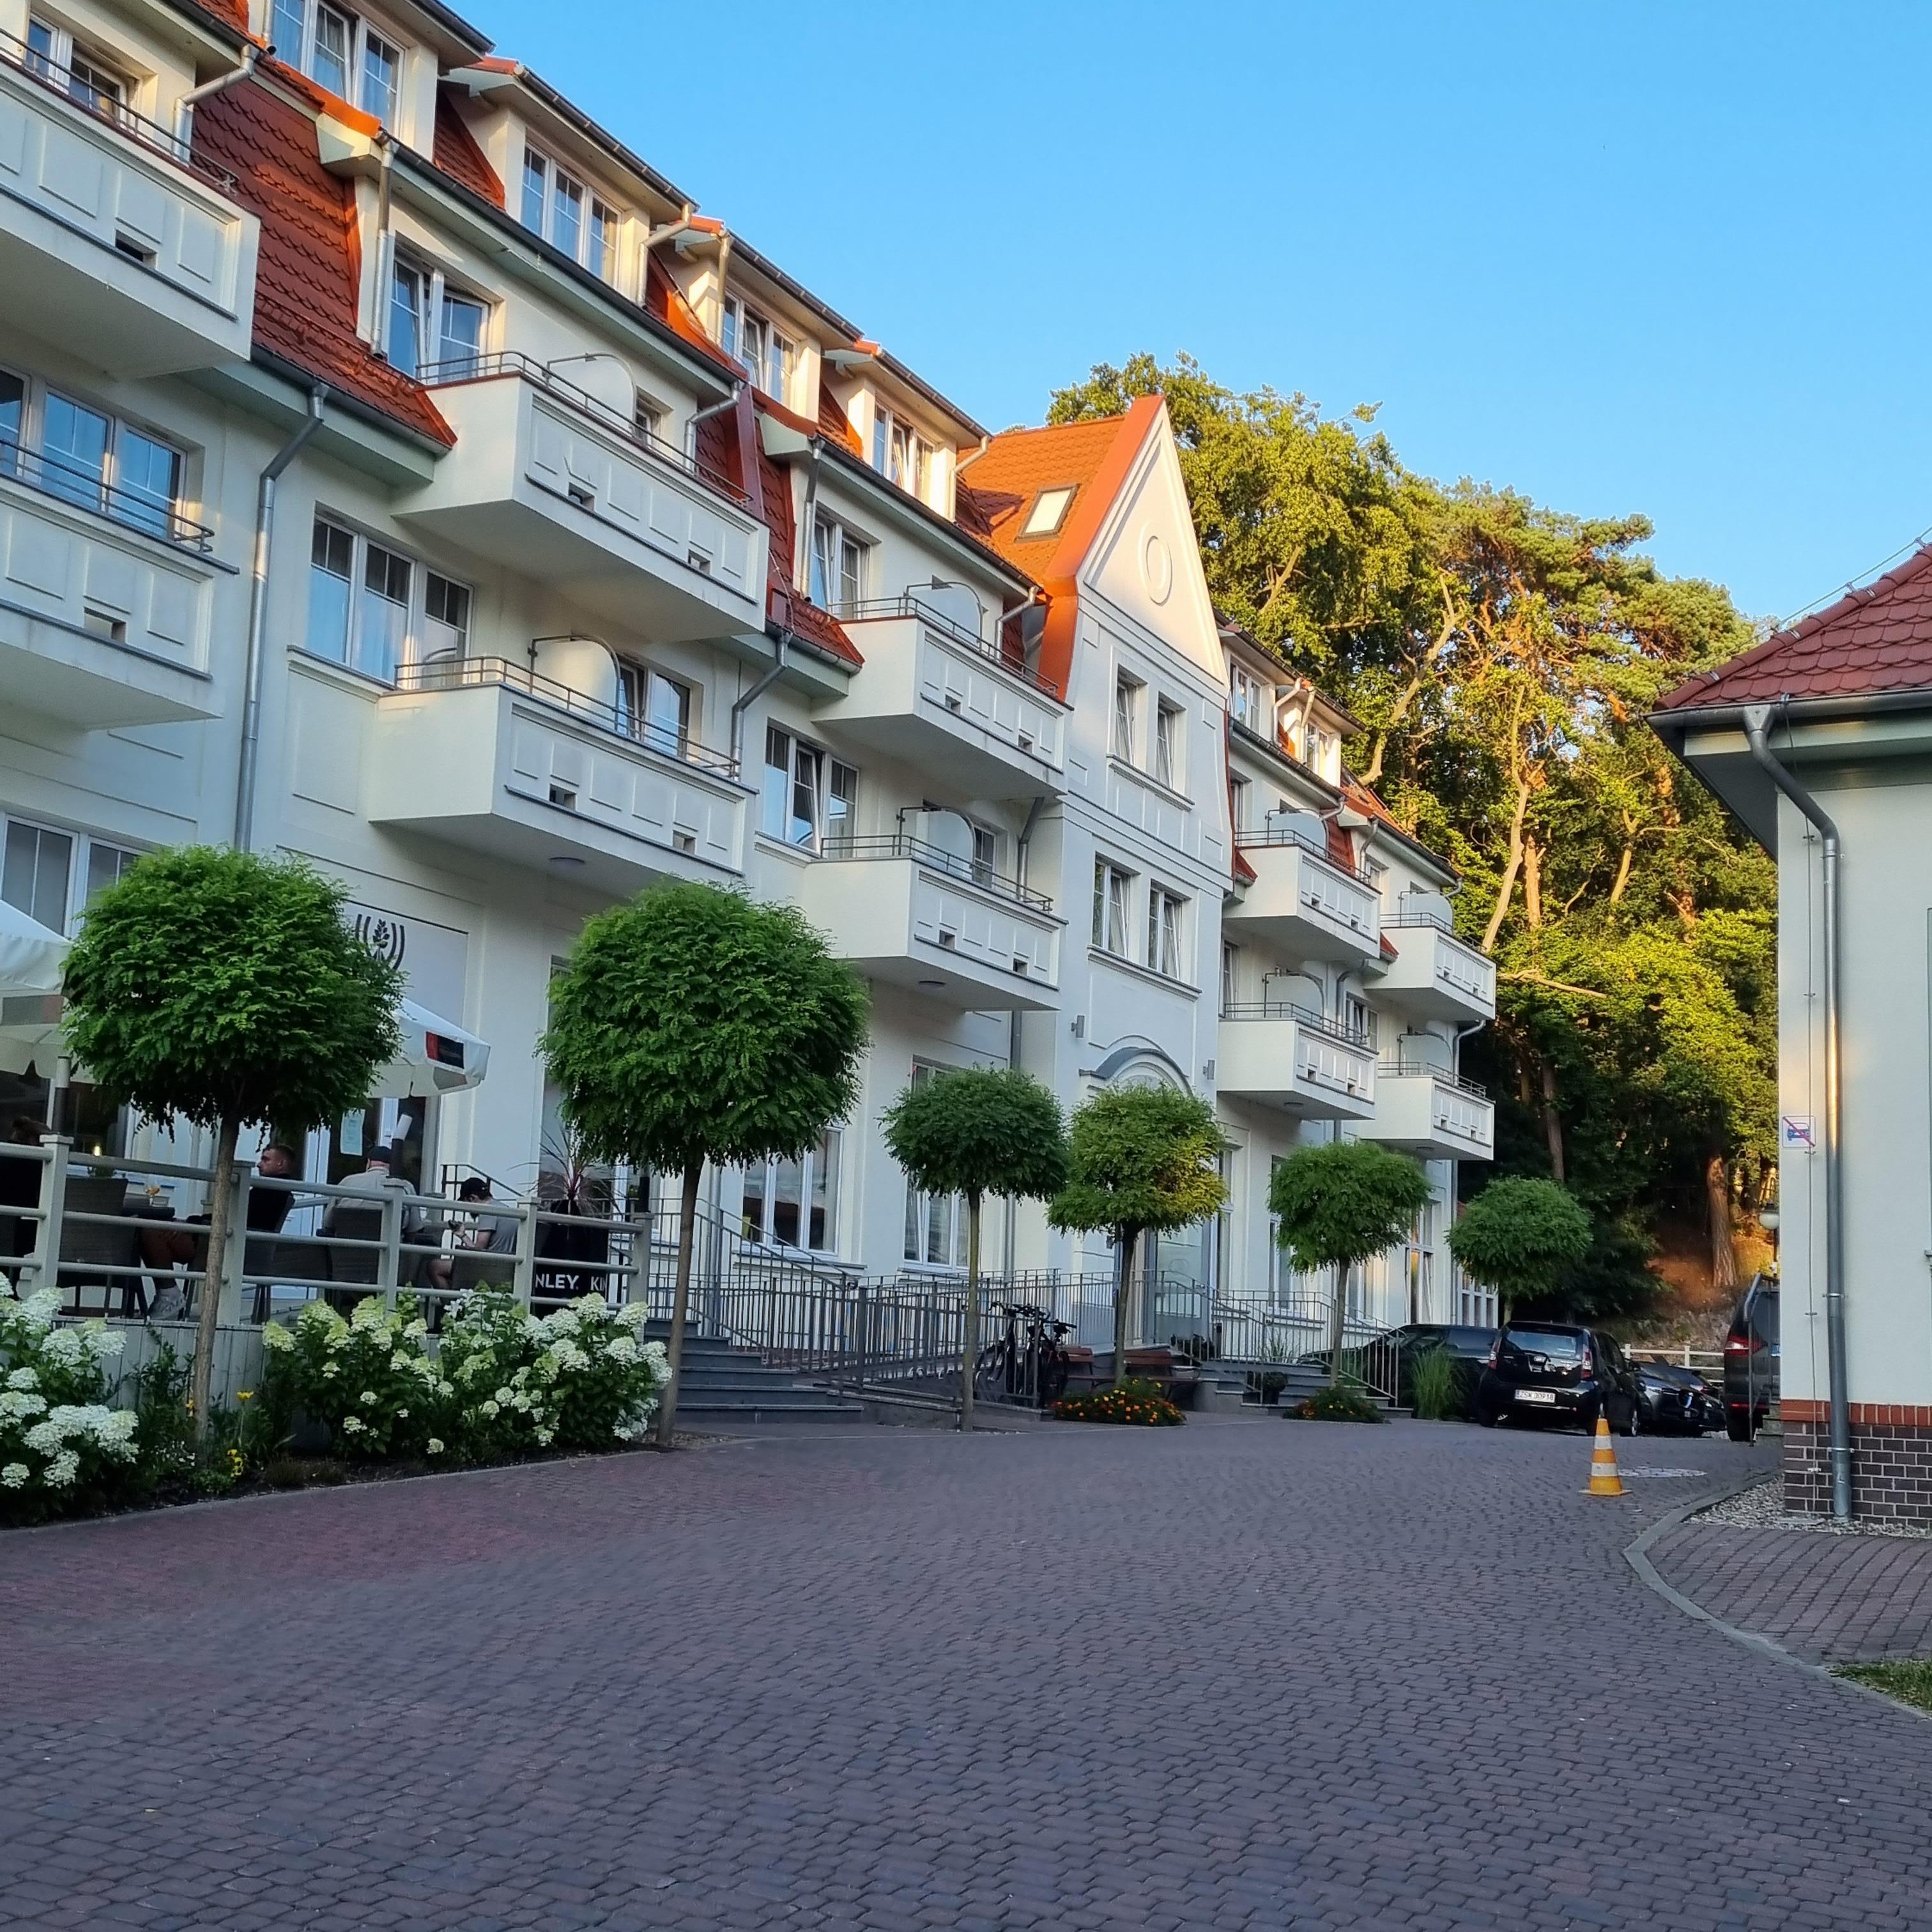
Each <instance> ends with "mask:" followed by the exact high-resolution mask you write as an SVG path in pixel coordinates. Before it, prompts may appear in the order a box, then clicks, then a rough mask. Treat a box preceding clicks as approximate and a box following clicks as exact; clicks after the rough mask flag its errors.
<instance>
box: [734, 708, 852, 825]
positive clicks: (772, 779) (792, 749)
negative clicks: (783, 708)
mask: <svg viewBox="0 0 1932 1932" xmlns="http://www.w3.org/2000/svg"><path fill="white" fill-rule="evenodd" d="M858 797H859V775H858V773H857V772H856V771H855V770H853V768H852V767H851V766H850V765H847V764H844V763H841V762H840V761H839V760H838V759H836V758H829V757H826V754H825V753H824V752H823V751H820V749H819V748H818V747H817V745H812V744H808V743H807V742H805V739H802V738H799V737H797V736H794V735H793V733H790V732H789V731H784V730H780V729H779V728H778V726H777V725H775V724H768V725H767V726H766V727H765V778H764V786H763V792H762V793H761V796H760V820H759V824H760V829H761V830H762V831H763V832H764V834H765V835H766V837H767V838H781V839H783V840H784V842H785V843H786V844H787V845H799V846H802V847H805V849H806V850H808V851H813V852H816V851H819V850H822V849H823V845H824V843H825V841H826V837H827V836H828V835H837V836H841V837H847V838H849V837H850V835H851V829H852V823H853V816H854V814H855V812H856V808H857V805H858Z"/></svg>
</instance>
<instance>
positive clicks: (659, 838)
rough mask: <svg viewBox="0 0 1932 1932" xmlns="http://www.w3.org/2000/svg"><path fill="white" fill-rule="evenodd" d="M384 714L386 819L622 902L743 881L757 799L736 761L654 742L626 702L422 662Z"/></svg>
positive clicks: (483, 661)
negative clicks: (749, 810)
mask: <svg viewBox="0 0 1932 1932" xmlns="http://www.w3.org/2000/svg"><path fill="white" fill-rule="evenodd" d="M375 714H376V715H375V724H374V738H373V741H372V742H371V744H370V745H369V746H368V755H367V756H366V757H365V759H364V761H363V769H364V772H365V777H364V780H363V786H364V810H365V814H366V815H367V816H368V817H369V819H370V820H371V821H372V822H374V823H377V824H381V825H387V826H393V827H395V828H396V829H398V830H403V831H408V832H416V833H418V834H419V835H422V836H423V837H425V838H434V839H437V840H438V841H441V842H442V843H443V844H449V845H458V846H462V847H466V848H467V849H468V850H470V851H472V852H479V853H482V854H484V856H486V857H488V858H491V859H500V860H503V861H505V862H508V863H509V864H511V865H520V866H525V867H527V868H529V869H530V870H532V871H538V872H546V873H548V874H550V875H551V876H553V877H564V878H568V879H571V880H576V881H578V882H580V883H583V884H584V885H586V886H590V887H592V888H593V889H597V890H600V891H603V892H610V893H613V894H628V893H630V892H635V891H636V890H637V888H638V887H639V886H644V885H649V884H652V883H655V882H656V881H658V880H661V879H700V880H706V881H707V882H710V883H722V882H724V881H725V880H730V879H734V878H736V877H738V876H739V874H741V872H742V869H743V854H744V844H743V841H744V830H745V796H746V794H745V790H744V788H743V787H742V786H741V785H739V783H738V782H737V780H736V776H735V775H734V773H733V766H732V763H731V761H730V759H729V758H728V757H725V756H724V754H722V753H721V752H714V751H708V750H706V748H704V747H703V746H702V745H696V744H693V743H691V742H688V741H685V742H682V743H679V742H667V743H665V744H663V745H658V744H655V743H652V742H650V741H649V734H648V732H646V735H645V736H644V738H643V740H642V741H641V742H640V739H638V738H637V737H634V736H631V735H630V733H629V731H628V728H627V727H628V720H627V719H626V718H625V716H624V715H623V714H622V712H619V711H618V710H616V709H615V708H614V707H613V706H610V705H609V704H607V703H604V702H603V701H601V700H598V699H595V698H592V697H586V696H585V695H584V694H583V693H582V692H580V691H575V690H573V689H571V688H570V687H569V686H568V685H563V684H560V683H558V682H556V681H555V680H553V679H549V678H545V677H541V676H537V675H536V674H535V673H532V672H531V671H529V670H526V669H525V668H524V667H522V666H521V665H518V664H509V663H507V662H505V661H504V660H503V659H502V658H455V659H443V660H440V661H432V662H431V663H429V664H422V665H418V666H416V667H413V668H411V669H410V670H405V671H404V672H403V673H402V674H401V677H400V678H399V679H398V689H397V691H396V692H395V694H394V695H393V696H391V697H383V698H381V699H380V700H377V704H376V706H375Z"/></svg>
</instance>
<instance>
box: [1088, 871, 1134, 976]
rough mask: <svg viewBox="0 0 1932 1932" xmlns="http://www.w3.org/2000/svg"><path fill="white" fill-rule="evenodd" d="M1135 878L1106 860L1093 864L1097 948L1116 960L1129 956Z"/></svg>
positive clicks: (1095, 939) (1095, 941)
mask: <svg viewBox="0 0 1932 1932" xmlns="http://www.w3.org/2000/svg"><path fill="white" fill-rule="evenodd" d="M1132 891H1133V874H1131V873H1130V872H1124V871H1121V868H1120V867H1119V866H1118V865H1109V863H1108V862H1107V861H1106V859H1095V860H1094V944H1095V945H1096V946H1097V947H1099V948H1100V950H1101V951H1102V952H1103V953H1112V954H1113V955H1114V956H1115V958H1117V959H1125V958H1126V957H1127V895H1128V894H1129V893H1130V892H1132Z"/></svg>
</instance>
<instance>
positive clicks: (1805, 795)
mask: <svg viewBox="0 0 1932 1932" xmlns="http://www.w3.org/2000/svg"><path fill="white" fill-rule="evenodd" d="M1771 713H1772V707H1771V706H1769V704H1748V705H1746V706H1745V712H1744V725H1745V741H1746V742H1748V744H1749V745H1750V746H1751V756H1752V757H1754V758H1755V759H1756V760H1757V762H1758V763H1759V764H1760V765H1761V766H1763V768H1764V770H1765V773H1766V776H1768V777H1769V778H1770V780H1771V781H1772V784H1775V786H1777V787H1778V790H1780V791H1781V792H1782V793H1784V796H1786V797H1787V798H1788V799H1790V801H1791V802H1792V803H1793V805H1796V807H1797V808H1798V809H1799V811H1801V812H1802V813H1803V814H1804V815H1805V817H1806V818H1807V819H1808V820H1809V821H1810V822H1811V825H1812V826H1814V828H1815V829H1817V832H1818V835H1819V836H1820V838H1822V839H1823V841H1824V847H1825V868H1824V870H1825V877H1824V901H1825V906H1824V910H1825V933H1824V941H1825V944H1824V953H1825V1355H1826V1373H1827V1376H1828V1379H1829V1388H1830V1403H1829V1411H1830V1417H1831V1425H1830V1427H1831V1461H1832V1516H1833V1517H1834V1518H1835V1519H1836V1520H1838V1522H1840V1523H1848V1522H1849V1521H1850V1520H1851V1517H1852V1403H1851V1382H1850V1376H1849V1371H1848V1369H1847V1366H1846V1361H1845V1162H1844V1150H1843V1145H1842V1144H1841V1108H1840V1088H1841V1061H1840V1052H1839V1010H1838V1009H1839V1002H1840V998H1841V992H1840V980H1841V974H1840V972H1839V965H1838V959H1839V898H1840V892H1839V878H1838V874H1839V861H1840V857H1841V844H1840V841H1839V837H1838V826H1837V824H1836V823H1835V821H1834V820H1832V817H1831V816H1830V814H1829V813H1828V812H1826V810H1825V808H1824V807H1823V805H1820V803H1819V802H1818V801H1817V799H1815V798H1814V797H1813V796H1811V793H1809V792H1808V791H1807V790H1805V787H1803V786H1802V784H1799V781H1797V779H1796V778H1794V777H1793V775H1792V774H1791V772H1790V771H1789V770H1788V769H1787V768H1786V767H1785V766H1784V765H1783V764H1782V763H1780V761H1779V760H1778V757H1777V754H1775V752H1773V751H1772V748H1771V745H1770V744H1769V741H1768V740H1767V739H1766V730H1767V729H1768V728H1769V725H1770V723H1771Z"/></svg>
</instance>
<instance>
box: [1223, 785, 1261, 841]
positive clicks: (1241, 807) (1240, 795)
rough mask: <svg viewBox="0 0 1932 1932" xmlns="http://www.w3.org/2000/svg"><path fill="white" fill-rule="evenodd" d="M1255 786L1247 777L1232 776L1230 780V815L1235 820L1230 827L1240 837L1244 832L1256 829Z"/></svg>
mask: <svg viewBox="0 0 1932 1932" xmlns="http://www.w3.org/2000/svg"><path fill="white" fill-rule="evenodd" d="M1254 799H1255V788H1254V787H1253V784H1250V782H1249V781H1248V780H1247V779H1246V778H1230V779H1229V781H1228V816H1229V818H1230V819H1231V820H1232V821H1233V823H1232V826H1231V827H1230V828H1229V829H1231V830H1232V832H1234V835H1235V837H1236V838H1240V836H1241V834H1242V833H1243V832H1252V831H1253V829H1254V820H1253V812H1254V808H1255V805H1254Z"/></svg>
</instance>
